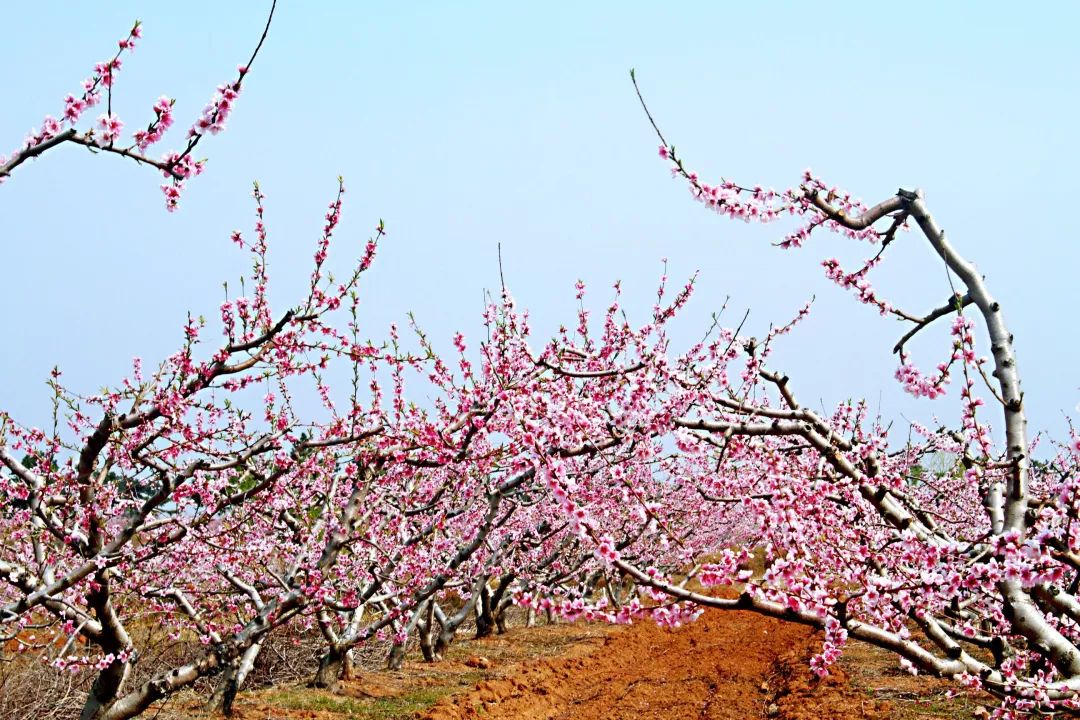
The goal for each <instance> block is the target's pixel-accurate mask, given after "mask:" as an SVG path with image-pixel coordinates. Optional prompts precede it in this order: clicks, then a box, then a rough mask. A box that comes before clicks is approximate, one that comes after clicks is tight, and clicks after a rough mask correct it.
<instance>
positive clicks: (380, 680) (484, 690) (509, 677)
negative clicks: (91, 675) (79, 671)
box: [161, 612, 986, 720]
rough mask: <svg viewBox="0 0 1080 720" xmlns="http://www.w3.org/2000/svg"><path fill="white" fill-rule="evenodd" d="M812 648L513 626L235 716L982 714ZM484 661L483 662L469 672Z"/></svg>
mask: <svg viewBox="0 0 1080 720" xmlns="http://www.w3.org/2000/svg"><path fill="white" fill-rule="evenodd" d="M819 643H820V640H819V639H818V638H816V637H815V636H814V633H813V632H812V631H811V630H809V629H808V628H804V627H801V626H797V625H792V624H787V623H781V622H779V621H776V620H772V619H769V618H764V617H761V616H758V615H754V614H751V613H743V612H723V613H721V612H707V613H706V614H705V616H703V617H702V618H701V619H700V620H699V621H698V622H696V623H693V624H692V625H690V626H688V627H684V628H680V629H678V630H674V631H670V630H663V629H660V628H657V627H655V626H653V625H651V624H648V623H642V624H638V625H634V626H632V627H629V628H608V627H603V626H595V625H580V624H578V625H554V626H545V627H537V628H529V629H525V628H520V629H513V630H511V631H510V632H509V633H508V634H507V635H504V636H497V637H493V638H488V639H485V640H481V641H463V642H459V643H457V644H455V646H454V647H453V648H452V649H451V650H452V652H451V654H450V657H449V659H448V660H446V661H444V662H442V663H439V664H436V665H425V664H423V663H420V662H409V663H406V665H405V667H404V668H403V669H402V671H401V672H385V671H369V672H365V673H363V674H362V675H361V676H360V677H359V678H357V679H355V680H351V681H347V682H344V683H343V684H342V687H341V690H340V691H339V693H338V694H331V693H326V692H323V691H318V690H310V689H307V688H304V687H301V686H295V687H284V688H274V689H269V690H262V691H257V692H251V693H242V694H241V696H240V698H238V717H239V718H240V719H241V720H276V719H278V718H280V719H282V720H300V719H301V718H303V719H305V720H345V719H346V718H356V719H358V720H376V719H378V720H403V719H404V718H423V719H424V720H465V719H467V718H468V719H471V718H484V719H485V720H540V719H541V718H544V719H550V720H586V719H588V720H595V719H607V720H630V719H631V718H633V719H634V720H638V719H642V720H648V719H655V720H660V719H664V720H667V719H672V720H674V719H675V718H679V719H682V718H691V719H702V720H704V719H710V720H727V719H731V720H736V719H738V720H742V719H744V718H778V719H779V720H840V719H841V718H869V719H874V720H915V719H919V720H931V719H936V720H958V719H960V718H971V717H972V716H973V713H977V712H980V711H981V708H980V707H979V703H977V702H976V700H973V699H970V698H961V699H958V700H947V699H946V698H945V686H944V685H943V684H942V683H941V682H939V681H933V680H928V679H926V678H913V677H911V676H909V675H907V674H905V673H902V672H901V671H899V669H898V668H897V666H896V661H895V660H894V659H892V658H891V657H890V656H889V655H888V654H886V653H884V652H882V651H879V650H877V649H875V648H871V647H869V646H865V645H861V644H853V645H852V647H850V648H849V650H848V654H847V655H846V656H845V661H844V662H843V663H842V665H841V667H837V668H834V672H833V673H832V675H831V676H830V677H829V678H826V679H825V680H820V681H819V680H817V679H816V678H814V677H813V676H812V674H811V673H810V671H809V668H808V666H807V660H808V659H809V657H810V656H811V655H812V654H813V653H814V652H816V651H817V648H818V647H819ZM481 658H483V659H484V660H486V661H489V662H490V663H491V666H490V667H488V668H477V667H474V666H475V665H476V664H477V661H478V660H480V659H481ZM480 664H482V665H483V664H486V663H484V662H480ZM982 702H986V701H985V699H983V700H982ZM170 710H171V711H172V713H176V712H180V715H176V716H175V717H192V718H195V717H203V716H202V715H200V714H199V713H197V712H195V711H194V710H192V709H191V708H190V707H188V708H183V707H177V706H175V705H174V706H173V707H172V708H168V709H166V711H165V712H164V713H162V715H161V717H167V716H169V715H170Z"/></svg>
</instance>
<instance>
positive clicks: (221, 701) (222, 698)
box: [206, 643, 262, 717]
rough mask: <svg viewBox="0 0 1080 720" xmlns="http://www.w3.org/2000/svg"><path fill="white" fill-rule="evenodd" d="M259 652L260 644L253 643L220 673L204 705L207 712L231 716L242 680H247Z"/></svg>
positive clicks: (242, 683)
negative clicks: (219, 677)
mask: <svg viewBox="0 0 1080 720" xmlns="http://www.w3.org/2000/svg"><path fill="white" fill-rule="evenodd" d="M261 650H262V643H255V644H254V645H252V646H251V647H249V648H248V649H247V650H245V651H244V654H243V655H241V656H240V657H239V658H237V659H236V661H235V662H232V663H230V664H229V665H228V667H226V668H225V671H224V672H223V673H221V679H220V680H218V683H217V686H216V687H214V693H213V694H212V695H211V696H210V699H209V700H208V701H207V703H206V709H207V710H209V711H210V712H219V713H221V714H222V715H225V716H226V717H228V716H230V715H232V711H233V701H234V700H236V693H238V692H239V691H240V688H241V687H243V685H244V680H246V679H247V676H248V673H250V672H251V669H252V668H253V667H254V666H255V660H256V658H258V657H259V652H260V651H261Z"/></svg>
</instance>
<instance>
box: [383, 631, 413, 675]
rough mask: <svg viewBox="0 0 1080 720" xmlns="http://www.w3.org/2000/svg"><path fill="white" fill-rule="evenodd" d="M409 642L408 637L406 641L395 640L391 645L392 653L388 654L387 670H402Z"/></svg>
mask: <svg viewBox="0 0 1080 720" xmlns="http://www.w3.org/2000/svg"><path fill="white" fill-rule="evenodd" d="M408 642H409V640H408V638H406V639H405V641H404V642H400V643H399V642H395V643H394V644H393V645H392V646H391V647H390V653H389V654H388V655H387V656H386V669H387V670H400V669H401V666H402V664H403V663H404V662H405V646H406V644H407V643H408Z"/></svg>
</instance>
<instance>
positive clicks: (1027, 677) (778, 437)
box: [615, 73, 1080, 717]
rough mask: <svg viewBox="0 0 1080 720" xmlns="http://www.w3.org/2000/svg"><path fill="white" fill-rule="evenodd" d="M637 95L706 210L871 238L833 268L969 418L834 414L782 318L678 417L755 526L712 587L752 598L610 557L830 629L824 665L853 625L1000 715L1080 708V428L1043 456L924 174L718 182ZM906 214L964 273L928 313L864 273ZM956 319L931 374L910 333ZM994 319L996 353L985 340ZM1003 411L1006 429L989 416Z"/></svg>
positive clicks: (787, 241) (678, 172)
mask: <svg viewBox="0 0 1080 720" xmlns="http://www.w3.org/2000/svg"><path fill="white" fill-rule="evenodd" d="M631 76H632V77H633V73H631ZM634 85H635V89H637V82H636V79H634ZM638 95H639V98H640V92H639V93H638ZM642 107H643V109H644V110H645V113H646V115H647V116H648V119H649V120H650V122H652V124H653V127H654V129H655V130H656V132H657V135H658V137H659V138H660V142H661V145H660V149H659V155H660V157H661V159H662V160H663V161H665V162H666V163H668V165H669V167H670V169H671V172H672V174H673V175H674V176H675V177H676V178H678V179H680V180H681V181H683V182H685V183H686V184H687V186H688V187H689V190H690V192H691V195H692V197H693V198H694V199H695V200H697V201H698V202H700V203H701V204H702V205H704V206H705V207H706V208H708V209H710V210H712V211H714V212H716V213H718V214H719V215H722V216H725V217H728V218H731V219H736V220H742V221H746V222H761V223H771V222H774V221H781V220H782V219H783V218H791V219H792V220H793V221H794V223H795V228H794V230H792V231H790V232H788V234H787V235H786V236H785V237H784V238H783V240H782V241H781V242H779V243H778V244H779V246H780V247H781V248H785V249H794V248H799V247H801V246H803V245H804V243H806V242H807V241H808V240H809V239H810V238H811V237H812V236H813V234H814V233H821V232H832V233H837V234H840V235H842V236H845V237H847V238H850V239H852V240H856V241H864V242H867V243H869V244H870V245H872V246H876V247H875V248H874V252H873V254H872V255H871V257H870V258H869V259H868V260H867V261H866V262H865V263H864V264H862V265H861V266H860V267H858V268H857V269H854V270H848V269H844V268H842V267H841V266H840V264H839V262H838V261H836V260H835V259H826V260H824V261H823V262H822V266H823V268H824V270H825V274H826V276H827V277H828V278H830V279H831V280H833V281H834V282H835V283H836V284H837V285H839V286H840V287H841V288H844V289H846V290H849V291H851V292H852V293H853V294H854V295H855V297H856V298H857V299H858V300H859V301H860V302H862V303H865V304H867V305H869V306H870V307H872V308H873V309H875V310H876V311H877V312H879V313H880V314H882V315H884V316H892V317H896V318H899V319H900V320H902V321H904V322H906V323H908V324H909V329H908V331H907V332H906V333H905V334H904V335H903V336H902V337H901V338H900V340H899V342H897V344H896V346H895V348H894V352H895V353H896V354H897V355H898V357H899V359H900V365H899V368H898V369H897V371H896V378H897V380H898V381H899V382H900V383H901V384H902V385H903V386H904V388H905V389H906V390H907V391H908V392H909V393H911V394H913V395H915V396H917V397H925V398H930V399H933V398H937V397H939V396H942V395H945V393H946V389H947V385H948V384H949V382H950V379H951V378H958V383H957V384H959V386H960V387H959V392H958V395H959V398H958V402H959V404H960V410H961V423H960V426H959V427H956V428H946V427H941V428H933V427H926V426H923V425H919V424H915V425H913V426H912V428H911V431H912V433H913V437H914V438H915V439H914V440H909V439H906V438H905V439H904V440H903V441H900V442H898V441H896V439H895V438H894V437H891V434H890V432H889V427H888V426H887V425H885V424H884V423H883V421H882V420H881V419H880V418H876V417H871V416H870V415H869V414H868V412H867V408H866V406H865V404H861V403H846V404H844V405H842V406H840V407H839V408H838V409H837V410H836V411H835V412H834V413H833V414H831V415H830V416H822V415H820V414H819V413H817V412H815V411H813V410H811V409H810V408H808V407H807V406H806V405H803V404H801V403H800V402H799V400H798V398H797V394H796V393H795V391H794V389H793V386H792V385H793V384H792V382H791V381H790V380H789V378H788V376H787V375H786V374H783V373H780V372H776V371H774V370H771V369H769V367H768V365H769V363H768V346H769V343H770V341H771V339H772V337H773V333H770V337H769V339H767V340H766V341H765V342H764V343H759V344H755V343H748V344H747V346H746V348H745V349H746V352H747V354H748V357H749V360H748V362H747V365H746V368H745V371H744V373H743V376H742V378H741V381H742V384H741V385H736V384H732V383H727V382H723V380H724V379H722V378H721V379H720V380H721V383H720V384H719V385H714V386H712V387H709V386H708V385H706V384H704V383H702V385H701V388H702V390H701V394H700V396H699V399H698V401H697V402H696V403H695V407H694V408H693V409H692V410H691V412H690V413H688V414H687V415H686V416H683V417H679V418H676V419H675V420H674V422H675V424H676V425H678V426H679V427H681V428H683V433H682V434H681V436H680V438H679V441H680V446H681V447H682V449H683V451H684V452H683V454H682V456H681V458H680V460H679V462H680V469H679V470H678V471H677V473H678V474H681V476H682V477H684V478H687V479H692V480H691V481H692V482H694V483H696V484H697V486H698V487H699V488H700V489H701V492H702V499H703V501H704V502H706V503H714V504H717V505H719V506H722V507H731V506H732V505H737V506H738V507H739V508H740V509H741V511H742V513H743V514H744V518H743V522H745V523H749V526H750V527H752V528H753V531H752V532H751V533H750V534H749V536H748V538H747V539H748V543H747V544H746V545H744V546H743V549H738V550H735V549H728V550H725V551H724V552H723V553H722V555H721V558H720V561H719V562H714V563H711V564H706V565H704V566H703V567H702V571H701V576H700V579H701V581H702V582H703V584H705V585H706V586H708V585H714V584H735V583H738V584H740V586H741V588H742V590H741V593H740V594H739V596H738V597H737V598H732V599H722V598H718V597H714V596H712V595H709V594H701V593H695V592H691V591H689V590H687V589H685V588H680V587H676V586H674V584H673V582H672V580H671V579H670V578H668V577H664V576H663V575H662V574H661V573H658V572H655V571H653V570H652V569H650V568H643V567H641V566H640V565H639V564H636V563H632V562H627V561H624V560H621V559H620V560H616V561H615V565H616V566H617V567H618V568H619V569H621V570H623V571H624V572H626V573H629V574H630V575H632V576H633V577H634V578H635V579H636V580H637V581H638V582H640V583H642V584H644V585H648V586H650V587H652V588H654V589H656V590H658V591H661V592H663V593H664V594H666V595H668V596H670V597H673V598H677V599H679V600H684V601H692V602H695V603H697V604H699V605H702V606H709V607H718V608H746V609H751V610H755V611H757V612H760V613H764V614H768V615H772V616H776V617H782V618H787V619H791V620H794V621H797V622H802V623H806V624H808V625H812V626H814V627H818V628H822V629H823V630H824V637H825V646H824V649H823V651H822V653H821V654H820V655H818V656H817V657H816V658H814V661H813V665H814V668H815V669H816V670H817V671H818V672H819V673H821V674H824V673H826V672H827V668H828V665H829V664H830V663H831V662H833V661H834V660H835V659H836V658H837V657H838V656H839V654H840V653H841V651H842V649H843V645H844V643H845V641H846V640H847V639H848V638H849V637H854V638H858V639H860V640H865V641H868V642H871V643H874V644H876V645H879V646H881V647H884V648H887V649H889V650H892V651H893V652H895V653H896V654H897V655H899V656H900V658H901V663H902V664H903V665H904V666H905V667H907V668H908V669H909V670H910V671H911V672H913V673H914V672H928V673H931V674H934V675H938V676H942V677H949V678H952V679H954V680H956V681H957V682H958V683H960V684H962V685H963V686H966V687H969V688H976V689H982V690H985V691H989V692H990V693H993V694H994V695H996V696H998V697H999V698H1001V700H1002V704H1001V706H1000V707H999V708H998V709H997V710H996V711H995V713H996V716H1000V717H1016V716H1021V715H1026V714H1028V713H1041V712H1049V711H1054V710H1059V711H1068V710H1075V709H1077V708H1078V707H1080V698H1078V695H1077V693H1078V691H1080V632H1078V626H1077V623H1078V622H1080V603H1078V598H1077V591H1078V586H1080V562H1078V559H1080V554H1078V551H1080V534H1078V529H1077V511H1078V503H1080V497H1078V492H1077V491H1078V485H1080V472H1078V469H1080V468H1078V465H1080V439H1078V437H1077V435H1076V434H1075V433H1073V434H1072V435H1071V437H1070V438H1069V440H1068V442H1067V443H1062V444H1057V445H1053V446H1051V447H1049V448H1046V449H1044V450H1043V451H1042V452H1041V454H1039V455H1037V454H1036V450H1037V447H1036V446H1037V443H1036V442H1034V441H1032V440H1031V439H1030V438H1029V437H1028V434H1027V418H1026V416H1025V402H1024V393H1023V391H1022V390H1021V386H1020V375H1019V368H1018V364H1017V358H1016V354H1015V352H1014V349H1013V335H1012V333H1011V332H1010V331H1009V329H1008V326H1007V325H1006V322H1005V318H1004V312H1003V310H1002V308H1001V305H1000V304H999V303H998V301H997V300H996V299H995V298H994V297H993V295H992V294H991V292H990V289H989V287H988V286H987V284H986V282H985V280H984V279H983V277H982V276H981V275H980V273H979V272H978V270H977V269H976V268H975V266H974V265H972V264H971V263H970V262H969V261H968V260H966V259H965V258H964V257H963V256H962V255H961V254H960V253H959V251H958V250H957V249H956V248H955V246H954V245H953V244H952V243H951V242H950V240H949V239H948V238H947V237H946V234H945V232H944V231H943V230H942V229H941V227H940V226H939V225H938V222H937V220H936V219H935V218H934V216H933V215H932V214H931V212H930V210H929V208H928V205H927V202H926V200H925V198H924V196H923V194H922V192H920V191H917V190H916V191H908V190H899V191H898V192H897V193H896V194H895V195H894V196H893V197H890V198H887V199H885V200H883V201H882V202H880V203H878V204H876V205H873V206H866V205H864V204H863V203H861V202H860V201H859V200H857V199H855V198H853V197H852V195H851V194H849V193H848V192H846V191H844V190H841V189H839V188H836V187H831V186H829V185H827V184H826V183H824V182H823V181H822V180H821V179H819V178H818V177H816V176H815V175H813V174H812V173H811V172H810V171H807V172H806V173H805V174H804V175H803V178H802V181H801V182H800V183H799V184H798V185H797V186H795V187H792V188H789V189H787V190H783V191H775V190H772V189H768V188H764V187H761V186H752V187H748V186H745V185H741V184H739V183H736V182H734V181H731V180H727V179H723V178H721V179H720V180H719V181H718V182H716V183H708V182H705V181H704V180H702V179H701V178H700V177H699V176H698V175H697V173H694V172H692V171H690V170H689V169H687V167H686V166H685V164H684V161H683V159H682V157H681V156H679V155H678V154H676V151H675V148H674V147H673V146H672V144H670V143H669V142H668V141H667V140H666V139H665V138H664V136H663V134H662V133H661V131H660V129H659V128H658V127H657V125H656V123H655V121H653V118H652V116H651V115H650V114H649V110H648V108H647V107H645V104H644V101H643V102H642ZM912 226H913V228H914V229H915V230H916V231H917V232H918V233H919V235H920V236H921V239H923V240H924V241H925V242H926V243H927V245H928V247H929V249H930V251H931V253H932V256H933V257H935V259H936V261H937V262H942V263H943V264H944V265H945V266H946V268H947V269H948V271H949V278H950V283H951V287H950V288H949V295H948V298H947V300H946V302H945V303H943V304H942V305H941V306H940V307H937V308H934V309H932V310H930V311H929V312H926V313H924V314H916V313H909V312H906V311H905V310H903V309H901V308H898V307H896V306H895V305H893V304H892V303H890V302H889V301H887V300H886V299H884V298H883V297H882V296H881V295H880V294H879V293H878V292H877V290H875V289H874V287H873V286H872V284H871V282H870V280H869V278H870V274H871V272H872V271H873V270H874V269H875V268H876V267H877V266H878V265H879V264H880V263H881V262H882V259H883V257H884V255H885V253H886V252H887V250H888V248H889V247H890V246H891V245H892V244H893V243H895V242H901V239H900V237H901V236H900V233H901V232H904V231H907V230H909V228H911V227H912ZM946 318H951V334H952V347H951V348H950V350H949V352H948V354H947V356H946V358H945V360H944V361H942V362H941V363H939V364H938V365H937V367H936V368H935V370H934V371H933V372H931V373H925V374H924V373H923V372H922V371H920V370H919V369H918V368H917V367H916V365H915V364H914V362H913V361H912V360H911V358H910V356H909V354H908V352H907V349H906V347H907V344H908V342H909V341H910V340H911V339H912V338H913V337H914V336H915V335H916V334H917V333H919V332H920V331H922V330H923V329H925V328H927V327H928V326H930V325H931V324H933V323H934V322H935V321H938V320H943V319H946ZM980 326H981V329H982V330H983V331H984V332H985V335H986V337H988V339H989V351H990V352H989V357H980V356H979V355H978V354H977V352H976V348H975V337H976V328H977V327H980ZM701 367H707V364H705V365H702V364H700V363H699V364H697V365H696V366H695V367H694V369H693V370H691V371H690V372H687V373H686V374H685V375H684V377H682V378H679V377H675V378H673V381H674V382H676V383H679V384H688V383H697V382H701V380H699V378H700V375H699V373H700V368H701ZM995 416H996V420H997V421H998V422H1000V426H999V427H1000V429H1001V435H1002V440H1001V442H1000V443H998V442H996V441H995V439H994V436H993V435H992V433H991V429H990V422H991V421H992V420H993V419H994V418H995ZM750 546H754V547H758V548H761V549H763V551H764V554H765V561H766V567H767V570H766V571H765V572H764V574H763V575H760V576H751V573H750V572H748V570H747V569H746V561H747V559H748V551H749V547H750Z"/></svg>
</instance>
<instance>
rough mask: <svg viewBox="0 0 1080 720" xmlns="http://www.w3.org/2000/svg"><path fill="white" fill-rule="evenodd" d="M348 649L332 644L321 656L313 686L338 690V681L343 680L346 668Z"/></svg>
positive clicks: (333, 690)
mask: <svg viewBox="0 0 1080 720" xmlns="http://www.w3.org/2000/svg"><path fill="white" fill-rule="evenodd" d="M346 654H347V651H345V650H342V649H341V648H339V647H337V646H335V645H331V646H330V647H328V648H327V649H326V652H325V653H324V654H323V656H322V657H321V658H319V669H318V670H316V671H315V678H314V679H313V680H312V681H311V683H310V684H311V687H316V688H322V689H324V690H329V691H331V692H336V691H337V689H338V683H339V682H340V681H341V675H342V672H343V671H344V669H345V656H346Z"/></svg>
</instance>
